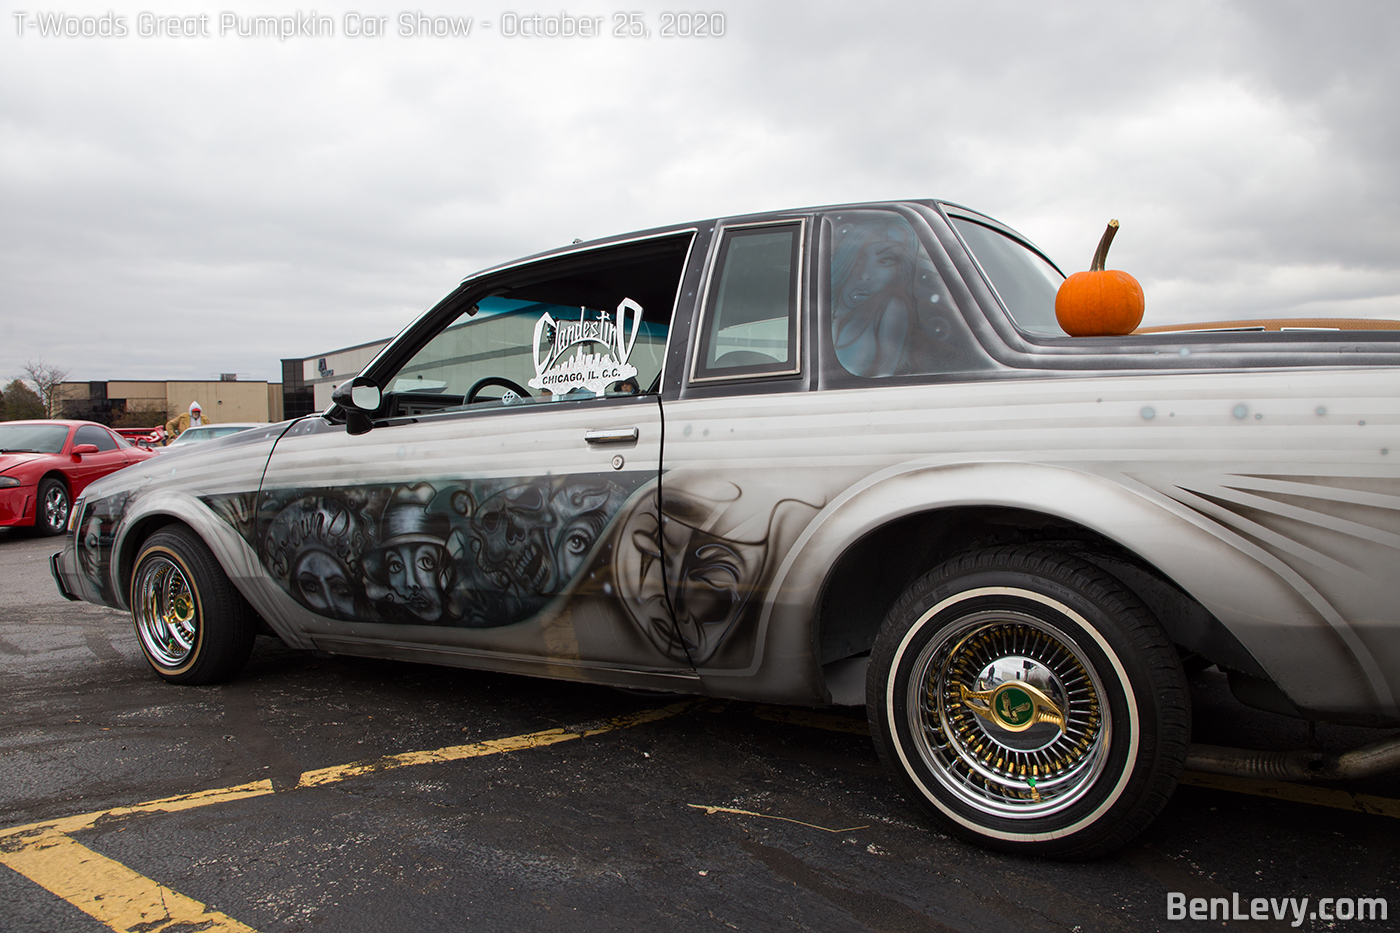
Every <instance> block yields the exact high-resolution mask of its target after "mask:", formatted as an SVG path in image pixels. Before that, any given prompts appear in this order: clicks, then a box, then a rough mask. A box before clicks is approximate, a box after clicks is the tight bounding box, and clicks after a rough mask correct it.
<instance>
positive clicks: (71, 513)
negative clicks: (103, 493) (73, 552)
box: [68, 496, 83, 535]
mask: <svg viewBox="0 0 1400 933" xmlns="http://www.w3.org/2000/svg"><path fill="white" fill-rule="evenodd" d="M82 514H83V497H82V496H79V497H78V501H77V502H74V503H73V507H72V508H71V509H69V510H68V533H69V534H70V535H71V534H72V533H73V529H74V528H76V527H78V516H79V515H82Z"/></svg>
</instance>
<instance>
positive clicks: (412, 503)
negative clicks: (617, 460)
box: [204, 474, 644, 628]
mask: <svg viewBox="0 0 1400 933" xmlns="http://www.w3.org/2000/svg"><path fill="white" fill-rule="evenodd" d="M643 482H644V480H643V478H642V476H641V474H633V475H629V474H614V475H601V474H600V475H596V476H588V475H581V476H580V475H575V476H548V477H536V478H532V479H528V480H493V481H484V480H483V481H467V482H450V481H439V482H433V483H426V482H424V483H412V484H403V485H395V486H388V485H374V486H343V487H329V488H322V489H300V490H274V491H271V492H269V493H267V494H264V495H263V496H262V497H261V500H260V501H259V503H258V505H257V509H256V514H254V513H253V510H252V509H251V508H250V505H251V494H242V495H237V496H224V497H206V498H205V499H204V501H205V503H206V504H207V505H209V506H210V508H212V509H213V510H214V511H215V512H216V513H217V514H219V515H220V516H221V517H222V518H223V519H224V520H225V521H227V522H229V524H231V525H232V526H233V527H234V528H235V529H237V530H238V531H239V533H240V535H242V536H243V537H244V539H245V540H247V541H248V543H249V544H250V545H251V546H252V547H253V548H254V549H255V550H256V551H257V554H258V559H259V561H260V562H261V563H262V565H263V567H264V568H265V569H266V570H267V572H268V574H269V575H270V576H271V577H272V578H273V579H274V580H276V581H277V583H278V584H279V585H280V586H281V587H282V588H283V589H284V590H286V592H287V594H288V595H289V596H291V597H292V598H293V599H294V600H296V601H297V602H298V603H300V604H301V605H302V606H304V607H306V608H307V609H309V610H311V611H312V612H314V613H316V614H317V615H322V616H326V617H328V618H332V619H341V620H346V621H349V620H355V621H362V622H390V623H401V624H412V625H452V626H464V627H470V628H490V627H496V626H502V625H512V624H515V623H517V622H520V621H523V620H525V619H528V618H530V617H531V616H533V615H535V614H536V613H538V612H539V611H540V610H541V609H543V608H544V607H545V605H546V604H548V603H549V602H550V601H551V600H552V599H554V598H555V597H557V596H559V595H560V594H562V593H565V592H567V591H568V590H569V589H570V587H571V585H572V584H573V583H574V582H575V581H576V579H577V578H578V577H579V574H580V571H581V570H582V569H583V566H584V563H585V561H586V560H587V559H588V557H589V555H590V554H593V553H594V550H595V546H596V545H597V544H598V542H599V540H600V539H601V538H602V536H603V533H604V530H605V529H606V528H607V527H608V525H609V523H610V522H612V520H613V518H614V517H615V516H616V515H617V513H618V511H619V510H620V509H621V507H622V505H623V503H624V502H626V501H627V499H628V498H629V497H630V496H631V495H632V494H633V493H635V492H636V491H637V489H638V488H639V487H640V486H641V485H642V484H643ZM249 517H251V518H252V521H251V522H250V521H249V520H248V518H249Z"/></svg>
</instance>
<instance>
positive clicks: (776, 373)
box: [688, 217, 807, 385]
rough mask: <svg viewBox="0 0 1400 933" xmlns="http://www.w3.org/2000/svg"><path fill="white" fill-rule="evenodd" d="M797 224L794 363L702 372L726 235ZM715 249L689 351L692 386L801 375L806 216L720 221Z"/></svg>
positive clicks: (794, 275) (706, 276) (794, 277)
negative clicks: (777, 367)
mask: <svg viewBox="0 0 1400 933" xmlns="http://www.w3.org/2000/svg"><path fill="white" fill-rule="evenodd" d="M792 226H796V227H797V263H796V265H795V267H794V269H793V273H792V282H793V297H794V299H795V300H794V304H793V309H792V310H793V318H792V329H793V351H792V366H791V368H789V369H784V370H765V371H763V372H754V371H752V370H750V371H747V372H745V371H743V370H736V371H735V372H732V373H721V374H718V375H704V376H702V375H700V370H701V366H700V355H701V349H702V347H704V345H705V328H706V327H707V326H708V323H709V320H710V315H711V314H712V313H713V312H714V304H715V298H716V295H715V293H714V288H715V286H716V285H717V282H716V279H715V276H716V273H717V270H718V269H719V268H720V261H719V259H720V255H721V253H722V252H723V251H724V247H725V242H726V241H725V238H726V237H727V236H728V235H729V232H730V231H731V230H755V229H760V228H763V227H774V228H776V227H792ZM712 249H713V250H714V260H713V261H712V262H711V263H710V267H709V269H707V270H706V271H705V281H704V282H703V283H702V285H701V289H700V294H701V295H702V296H703V299H702V301H701V302H700V313H699V315H698V316H697V318H696V321H695V326H694V328H693V332H694V335H695V339H694V341H693V342H692V350H691V354H690V374H689V378H688V382H689V384H690V385H710V384H714V383H721V382H739V381H746V382H747V381H754V380H759V379H775V378H776V379H786V378H791V377H792V376H800V375H801V374H802V356H803V354H802V342H803V341H802V334H803V330H804V329H805V328H804V327H803V321H804V320H806V316H805V314H804V313H803V312H804V307H805V303H806V302H805V300H804V289H803V283H804V282H805V281H806V280H805V278H804V276H805V275H806V273H807V218H806V217H789V218H784V219H782V220H760V221H749V222H744V223H735V224H726V223H721V224H719V225H718V228H717V229H716V230H715V238H714V243H713V246H712Z"/></svg>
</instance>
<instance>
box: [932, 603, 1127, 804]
mask: <svg viewBox="0 0 1400 933" xmlns="http://www.w3.org/2000/svg"><path fill="white" fill-rule="evenodd" d="M915 666H916V668H915V672H914V674H913V675H912V676H911V677H910V680H909V688H908V689H909V691H910V696H909V698H908V701H907V704H906V706H907V709H908V710H909V717H910V723H909V726H910V734H911V735H913V736H916V737H917V738H918V742H917V746H918V751H919V754H920V755H921V756H922V757H923V759H924V761H925V763H926V764H927V765H928V766H929V768H930V770H932V771H933V773H934V774H935V775H936V776H937V778H938V780H939V781H940V782H941V783H942V784H943V786H944V787H946V788H947V789H948V790H949V792H950V793H952V794H954V795H956V796H958V797H959V798H961V799H962V800H964V801H966V802H967V803H968V804H969V805H970V806H974V807H980V808H982V809H984V810H985V811H987V812H988V813H994V814H997V815H1000V816H1005V817H1010V818H1018V819H1024V818H1030V817H1037V816H1043V815H1046V814H1050V813H1055V812H1058V811H1060V810H1063V809H1064V808H1065V807H1067V806H1069V805H1070V804H1072V803H1074V802H1075V801H1076V800H1078V799H1079V798H1080V797H1082V796H1083V795H1084V793H1085V791H1086V790H1087V789H1088V788H1090V787H1092V786H1093V782H1094V779H1095V778H1097V777H1098V775H1099V774H1100V773H1101V772H1102V771H1103V765H1104V759H1105V757H1106V755H1107V752H1108V735H1109V733H1110V731H1111V728H1112V721H1111V714H1110V713H1109V712H1108V710H1107V709H1106V708H1105V707H1104V705H1103V701H1102V697H1103V693H1104V688H1103V684H1102V683H1101V682H1100V680H1099V678H1098V676H1097V675H1096V674H1095V673H1094V672H1093V671H1092V670H1091V669H1090V667H1089V664H1088V661H1087V659H1086V658H1085V657H1084V655H1083V653H1082V652H1081V651H1080V650H1079V649H1078V648H1077V647H1075V646H1074V645H1073V643H1071V642H1070V641H1069V639H1068V638H1067V637H1066V636H1065V635H1064V634H1063V633H1062V632H1060V631H1059V630H1057V629H1056V628H1054V627H1053V626H1051V625H1049V624H1048V623H1045V622H1042V621H1040V620H1038V619H1035V618H1034V617H1032V616H1029V615H1024V614H1021V613H1016V612H1009V611H987V612H978V613H973V614H971V615H970V616H968V617H967V618H966V619H964V620H963V622H962V623H961V624H959V625H956V626H951V627H950V628H949V629H945V630H944V631H943V632H940V633H939V636H938V637H937V638H935V639H933V640H931V641H930V642H929V644H928V645H926V646H925V647H924V649H923V651H922V652H920V654H919V657H918V658H917V660H916V661H915ZM1106 718H1107V719H1108V720H1109V721H1108V722H1105V719H1106Z"/></svg>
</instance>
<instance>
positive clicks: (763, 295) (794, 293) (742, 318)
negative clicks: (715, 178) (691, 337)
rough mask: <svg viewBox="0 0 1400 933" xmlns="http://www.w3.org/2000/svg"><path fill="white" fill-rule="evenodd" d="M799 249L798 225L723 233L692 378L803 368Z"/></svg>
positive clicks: (767, 372) (772, 373) (753, 228)
mask: <svg viewBox="0 0 1400 933" xmlns="http://www.w3.org/2000/svg"><path fill="white" fill-rule="evenodd" d="M801 255H802V225H801V224H799V223H785V224H778V225H772V224H769V225H764V226H756V227H737V228H729V229H726V230H725V231H724V234H723V236H722V238H721V240H720V246H719V252H718V254H717V256H716V259H715V271H714V273H713V274H712V276H711V282H710V290H709V295H708V297H707V300H706V304H705V318H704V325H703V327H704V329H703V331H702V333H701V338H700V346H699V348H698V351H697V354H696V358H695V365H694V369H693V371H692V375H691V381H692V382H704V381H707V380H718V379H732V378H740V377H751V376H771V375H784V374H789V373H796V372H798V371H799V369H800V366H799V360H798V343H797V333H798V329H797V312H798V295H799V289H798V283H799V282H800V270H801Z"/></svg>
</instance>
